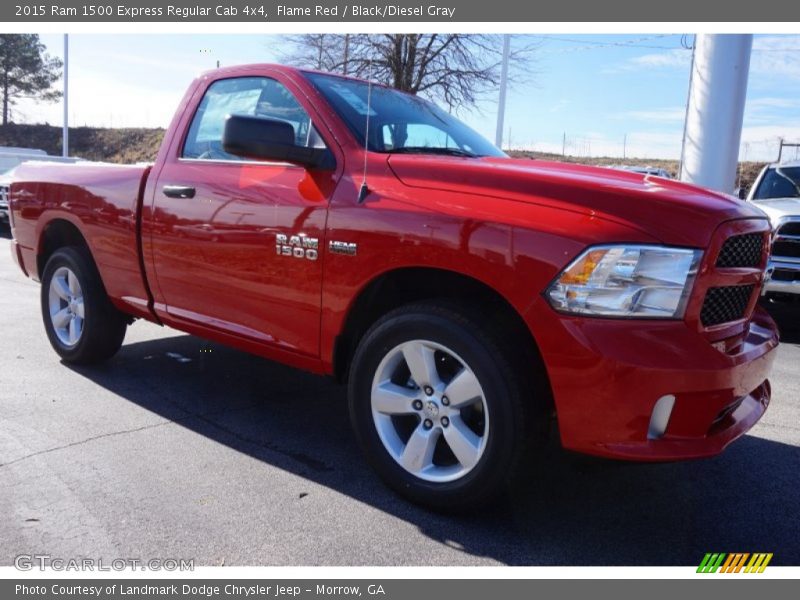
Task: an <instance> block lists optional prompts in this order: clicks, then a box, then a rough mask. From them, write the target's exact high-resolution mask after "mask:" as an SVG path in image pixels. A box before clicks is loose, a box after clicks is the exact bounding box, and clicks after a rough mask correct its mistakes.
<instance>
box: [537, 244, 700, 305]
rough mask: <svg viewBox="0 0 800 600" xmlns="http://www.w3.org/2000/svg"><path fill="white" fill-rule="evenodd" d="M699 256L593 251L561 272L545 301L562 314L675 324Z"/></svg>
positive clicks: (676, 251) (653, 250)
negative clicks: (663, 321) (668, 321)
mask: <svg viewBox="0 0 800 600" xmlns="http://www.w3.org/2000/svg"><path fill="white" fill-rule="evenodd" d="M702 254H703V253H702V252H701V251H700V250H690V249H686V248H669V247H666V246H635V245H620V246H595V247H592V248H589V249H588V250H586V251H585V252H584V253H583V254H581V255H580V256H579V257H578V258H576V259H575V260H574V261H573V262H572V263H571V264H570V265H569V266H568V267H567V268H566V269H564V271H562V273H561V275H559V277H558V278H557V279H556V280H555V281H554V282H553V283H552V284H551V285H550V287H549V288H547V293H546V294H547V298H548V299H549V301H550V304H551V305H552V306H553V308H555V309H556V310H558V311H560V312H566V313H574V314H581V315H596V316H604V317H630V318H641V319H680V318H682V317H683V312H684V310H685V309H686V302H687V300H688V298H689V294H690V292H691V290H692V284H693V283H694V277H695V274H696V273H697V265H698V264H699V263H700V257H701V256H702Z"/></svg>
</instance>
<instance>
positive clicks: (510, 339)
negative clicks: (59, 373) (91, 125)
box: [10, 65, 778, 509]
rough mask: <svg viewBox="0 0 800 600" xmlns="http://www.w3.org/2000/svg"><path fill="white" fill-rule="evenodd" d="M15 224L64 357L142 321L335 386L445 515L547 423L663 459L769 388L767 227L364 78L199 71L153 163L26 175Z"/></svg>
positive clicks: (698, 440) (40, 169)
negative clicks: (566, 160)
mask: <svg viewBox="0 0 800 600" xmlns="http://www.w3.org/2000/svg"><path fill="white" fill-rule="evenodd" d="M10 212H11V223H12V227H13V233H14V241H13V242H12V251H13V254H14V256H15V258H16V260H17V261H18V263H19V265H20V266H21V268H22V270H23V271H24V272H25V273H26V274H27V275H28V276H29V277H32V278H34V279H36V280H40V281H41V282H42V288H41V289H42V293H41V304H42V315H43V318H44V323H45V329H46V331H47V335H48V336H49V338H50V341H51V343H52V345H53V347H54V348H55V350H56V352H58V354H60V355H61V357H62V358H63V360H64V361H66V362H76V363H92V362H96V361H101V360H104V359H107V358H109V357H111V356H112V355H113V354H114V353H115V352H116V351H117V350H118V349H119V347H120V345H121V344H122V341H123V337H124V335H125V329H126V327H127V325H128V324H129V323H131V322H132V320H133V319H138V318H141V319H147V320H149V321H152V322H155V323H159V324H162V325H167V326H170V327H174V328H176V329H180V330H182V331H186V332H189V333H191V334H194V335H198V336H201V337H204V338H208V339H211V340H216V341H217V342H220V343H224V344H229V345H231V346H235V347H237V348H240V349H242V350H245V351H247V352H252V353H255V354H258V355H261V356H263V357H266V358H269V359H273V360H277V361H280V362H283V363H286V364H288V365H292V366H294V367H298V368H301V369H306V370H309V371H312V372H315V373H322V374H330V375H333V376H335V377H337V378H339V379H340V380H342V381H346V382H347V385H348V394H349V406H350V413H351V419H352V423H353V426H354V429H355V434H356V436H357V438H358V440H359V442H360V444H361V446H362V447H363V450H364V452H365V454H366V457H367V459H368V460H369V462H370V463H371V464H372V465H373V466H374V467H375V469H376V470H377V471H378V472H379V474H380V475H381V476H382V477H383V478H384V479H385V480H386V482H387V483H388V484H389V485H390V486H391V487H393V488H394V489H395V490H397V491H399V492H400V493H402V494H404V495H405V496H407V497H408V498H411V499H412V500H414V501H417V502H420V503H424V504H427V505H429V506H434V507H437V508H441V509H448V508H451V509H457V508H464V507H468V506H474V505H477V504H480V503H483V502H486V501H487V500H488V499H489V498H491V497H492V496H493V495H494V494H495V493H497V492H498V491H500V490H502V489H503V487H504V486H505V485H506V484H507V483H508V481H509V480H510V479H512V478H513V477H515V476H519V475H520V473H521V470H522V469H524V468H525V465H527V464H528V463H527V462H526V461H525V460H523V459H524V458H525V457H530V456H532V455H535V452H530V451H529V450H530V449H532V448H533V449H535V448H537V447H540V446H538V442H539V441H540V440H541V438H542V436H543V435H544V433H545V432H546V431H547V430H548V428H549V427H548V425H549V424H550V423H551V421H552V417H553V416H555V417H556V419H557V424H558V432H559V433H560V438H561V443H562V445H563V446H564V447H566V448H568V449H571V450H576V451H579V452H585V453H590V454H596V455H602V456H606V457H614V458H623V459H633V460H642V461H661V460H676V459H688V458H697V457H705V456H711V455H715V454H717V453H719V452H721V451H722V450H723V449H724V448H725V447H726V446H727V445H728V444H729V443H730V442H732V441H733V440H735V439H736V438H738V437H740V436H741V435H743V434H744V433H745V432H746V431H748V429H750V428H751V427H752V426H753V425H754V424H755V423H756V422H757V421H758V419H759V418H760V417H761V416H762V415H763V414H764V411H765V410H766V408H767V405H768V403H769V399H770V386H769V382H768V380H767V376H768V373H769V371H770V367H771V364H772V361H773V359H774V356H775V348H776V346H777V345H778V336H777V332H776V328H775V325H774V323H773V322H772V321H771V319H770V318H769V317H768V316H767V315H766V314H765V313H764V312H763V311H762V310H761V309H760V308H758V307H757V304H756V303H757V300H758V297H759V293H760V290H761V287H762V284H763V282H764V269H765V266H766V262H767V257H768V253H769V234H770V226H769V222H768V221H767V219H766V218H765V217H764V215H763V213H761V212H759V211H758V210H757V209H755V208H753V207H752V206H750V205H748V204H746V203H744V202H742V201H739V200H737V199H735V198H732V197H730V196H726V195H722V194H718V193H714V192H711V191H708V190H704V189H700V188H697V187H693V186H690V185H686V184H683V183H679V182H675V181H670V180H667V179H662V178H658V177H652V176H641V175H638V174H634V173H627V172H623V171H614V170H610V169H601V168H594V167H585V166H572V165H566V164H559V163H550V162H544V161H532V160H512V159H510V158H508V157H507V156H506V155H505V154H503V153H502V152H501V151H499V150H498V149H497V148H495V147H494V146H492V145H491V144H490V143H488V142H487V141H486V140H484V139H483V138H481V137H480V136H479V135H478V134H476V133H475V132H474V131H472V130H470V129H469V128H468V127H466V126H465V125H464V124H462V123H461V122H459V121H458V120H457V119H455V118H454V117H453V116H451V115H449V114H448V113H447V112H445V111H443V110H440V109H439V108H437V107H436V106H435V105H433V104H431V103H429V102H427V101H424V100H422V99H419V98H417V97H414V96H410V95H407V94H403V93H400V92H397V91H395V90H392V89H389V88H386V87H383V86H380V85H372V84H368V83H367V82H364V81H360V80H355V79H350V78H344V77H339V76H333V75H330V74H325V73H318V72H310V71H304V70H298V69H293V68H287V67H283V66H273V65H251V66H241V67H233V68H224V69H219V70H216V71H212V72H209V73H207V74H204V75H202V76H201V77H199V78H198V79H197V80H196V81H194V83H193V84H192V85H191V87H190V88H189V90H188V91H187V93H186V95H185V97H184V98H183V101H182V102H181V104H180V106H179V108H178V110H177V112H176V114H175V117H174V119H173V121H172V124H171V125H170V128H169V130H168V131H167V134H166V137H165V139H164V142H163V145H162V146H161V149H160V151H159V153H158V157H157V159H156V161H155V163H154V164H153V165H137V166H115V165H105V164H81V165H52V164H40V165H37V164H34V163H29V164H26V165H23V166H21V167H20V168H19V169H18V171H17V173H16V179H15V182H14V183H13V184H12V187H11V203H10ZM298 410H300V407H298ZM530 476H534V477H535V474H531V475H530Z"/></svg>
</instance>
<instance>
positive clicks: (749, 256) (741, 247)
mask: <svg viewBox="0 0 800 600" xmlns="http://www.w3.org/2000/svg"><path fill="white" fill-rule="evenodd" d="M763 249H764V234H763V233H746V234H744V235H735V236H733V237H731V238H728V239H727V240H725V244H723V246H722V250H720V252H719V256H718V257H717V267H719V268H721V269H731V268H755V267H758V266H759V265H760V264H761V253H762V250H763Z"/></svg>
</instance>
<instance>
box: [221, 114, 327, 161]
mask: <svg viewBox="0 0 800 600" xmlns="http://www.w3.org/2000/svg"><path fill="white" fill-rule="evenodd" d="M222 149H223V150H225V152H227V153H229V154H233V155H235V156H241V157H242V158H249V159H255V160H275V161H282V162H288V163H296V164H300V165H304V166H306V167H312V168H332V167H333V155H332V154H331V153H330V151H329V150H328V149H327V148H308V147H306V146H298V145H296V144H295V138H294V127H292V126H291V125H290V124H289V123H286V122H284V121H279V120H277V119H267V118H262V117H251V116H249V115H228V116H227V117H226V118H225V128H224V129H223V132H222Z"/></svg>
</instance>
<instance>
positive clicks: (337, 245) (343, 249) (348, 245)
mask: <svg viewBox="0 0 800 600" xmlns="http://www.w3.org/2000/svg"><path fill="white" fill-rule="evenodd" d="M328 248H329V249H330V251H331V252H334V253H335V254H344V255H345V256H355V255H356V251H357V250H358V244H356V243H355V242H340V241H338V240H331V241H330V242H328Z"/></svg>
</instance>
